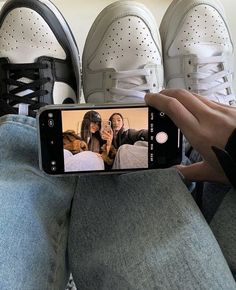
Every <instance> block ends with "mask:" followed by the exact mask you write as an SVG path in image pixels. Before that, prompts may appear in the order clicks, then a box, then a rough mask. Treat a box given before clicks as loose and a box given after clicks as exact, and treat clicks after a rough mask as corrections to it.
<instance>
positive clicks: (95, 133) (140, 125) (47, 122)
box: [39, 105, 182, 174]
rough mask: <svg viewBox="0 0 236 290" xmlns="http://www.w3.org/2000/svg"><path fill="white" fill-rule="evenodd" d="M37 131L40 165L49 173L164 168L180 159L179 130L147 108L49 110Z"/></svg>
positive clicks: (153, 110)
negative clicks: (38, 135) (38, 134)
mask: <svg viewBox="0 0 236 290" xmlns="http://www.w3.org/2000/svg"><path fill="white" fill-rule="evenodd" d="M158 123H159V126H158ZM39 130H40V144H41V146H40V153H41V156H40V158H41V167H42V168H43V170H44V171H46V172H47V173H50V174H63V173H84V172H85V173H88V172H95V173H96V172H120V171H127V170H140V169H148V168H164V167H168V166H171V165H173V164H176V163H179V162H180V160H181V153H182V142H181V133H180V131H179V129H178V128H177V127H176V126H175V125H174V124H173V123H172V122H171V120H170V119H169V118H168V117H167V116H166V115H165V114H163V113H161V112H158V111H157V110H155V109H153V108H150V107H147V106H142V105H141V106H140V105H139V106H131V107H115V108H112V107H109V106H105V107H92V108H77V109H75V108H70V109H68V108H64V109H63V108H62V109H53V108H48V109H44V110H43V111H42V112H41V114H40V117H39Z"/></svg>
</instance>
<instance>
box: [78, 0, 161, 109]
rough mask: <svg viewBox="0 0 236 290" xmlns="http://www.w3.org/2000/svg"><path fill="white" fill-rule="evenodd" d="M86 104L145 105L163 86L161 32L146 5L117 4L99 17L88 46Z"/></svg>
mask: <svg viewBox="0 0 236 290" xmlns="http://www.w3.org/2000/svg"><path fill="white" fill-rule="evenodd" d="M82 66H83V90H84V96H85V101H86V102H93V103H120V102H144V95H145V93H146V92H158V91H159V90H161V89H162V87H163V66H162V55H161V41H160V35H159V30H158V27H157V24H156V22H155V19H154V17H153V15H152V14H151V13H150V11H149V10H148V9H147V8H146V7H145V6H144V5H142V4H139V3H136V2H133V1H126V0H125V1H117V2H115V3H112V4H111V5H109V6H107V7H106V8H105V9H104V10H103V11H102V12H101V13H100V14H99V15H98V17H97V18H96V20H95V22H94V23H93V25H92V27H91V29H90V32H89V34H88V36H87V40H86V43H85V47H84V52H83V58H82Z"/></svg>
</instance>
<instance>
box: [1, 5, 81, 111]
mask: <svg viewBox="0 0 236 290" xmlns="http://www.w3.org/2000/svg"><path fill="white" fill-rule="evenodd" d="M80 80H81V75H80V60H79V52H78V48H77V45H76V42H75V39H74V36H73V34H72V32H71V30H70V28H69V26H68V24H67V22H66V20H65V19H64V17H63V16H62V14H61V13H60V11H59V10H58V9H57V8H56V7H55V6H54V5H53V4H52V3H51V2H50V1H48V0H9V1H7V2H6V3H5V5H4V6H3V8H2V10H1V13H0V116H2V115H5V114H10V113H13V114H24V115H31V116H35V111H37V110H38V109H39V108H40V107H41V106H44V105H46V104H62V103H78V102H79V101H80V90H81V81H80Z"/></svg>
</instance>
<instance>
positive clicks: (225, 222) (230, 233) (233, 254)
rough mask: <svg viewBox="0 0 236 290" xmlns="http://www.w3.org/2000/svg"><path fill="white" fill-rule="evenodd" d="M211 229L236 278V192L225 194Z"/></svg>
mask: <svg viewBox="0 0 236 290" xmlns="http://www.w3.org/2000/svg"><path fill="white" fill-rule="evenodd" d="M210 226H211V229H212V231H213V233H214V235H215V236H216V239H217V241H218V242H219V245H220V247H221V249H222V252H223V254H224V256H225V258H226V260H227V262H228V264H229V267H230V269H231V271H232V272H233V275H234V277H235V279H236V192H235V190H231V191H229V192H228V193H227V195H226V196H225V198H224V200H223V202H222V204H221V205H220V207H219V209H218V211H217V213H216V214H215V216H214V218H213V220H212V221H211V224H210Z"/></svg>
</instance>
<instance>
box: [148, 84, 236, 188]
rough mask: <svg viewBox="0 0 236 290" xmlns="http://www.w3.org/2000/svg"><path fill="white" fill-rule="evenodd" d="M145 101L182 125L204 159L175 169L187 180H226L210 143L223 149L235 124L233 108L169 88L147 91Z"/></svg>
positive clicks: (235, 117)
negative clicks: (154, 92) (149, 92)
mask: <svg viewBox="0 0 236 290" xmlns="http://www.w3.org/2000/svg"><path fill="white" fill-rule="evenodd" d="M145 101H146V103H147V104H148V105H150V106H152V107H154V108H156V109H158V110H160V111H163V112H164V113H166V114H167V115H168V116H169V117H170V118H171V119H172V121H173V122H174V123H175V124H176V126H177V127H179V128H180V129H181V131H182V132H183V134H184V135H185V137H186V138H187V140H188V141H189V142H190V144H191V145H192V146H193V147H194V148H195V149H196V150H197V151H198V152H199V153H200V154H201V155H202V157H203V161H201V162H198V163H195V164H192V165H188V166H183V165H178V166H177V168H178V170H179V171H180V172H181V173H182V174H183V175H184V177H185V178H186V179H188V180H195V181H197V180H198V181H200V180H202V181H217V182H223V183H229V181H228V179H227V177H226V175H225V173H224V171H223V169H222V168H221V166H220V164H219V161H218V159H217V158H216V155H215V153H214V152H213V150H212V146H216V147H218V148H220V149H224V148H225V145H226V143H227V141H228V139H229V137H230V135H231V134H232V132H233V131H234V129H235V128H236V108H235V107H229V106H224V105H221V104H218V103H215V102H211V101H209V100H207V99H206V98H204V97H201V96H199V95H196V94H191V93H190V92H188V91H185V90H179V89H176V90H174V89H170V90H164V91H162V92H160V93H159V94H147V95H146V96H145Z"/></svg>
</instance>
